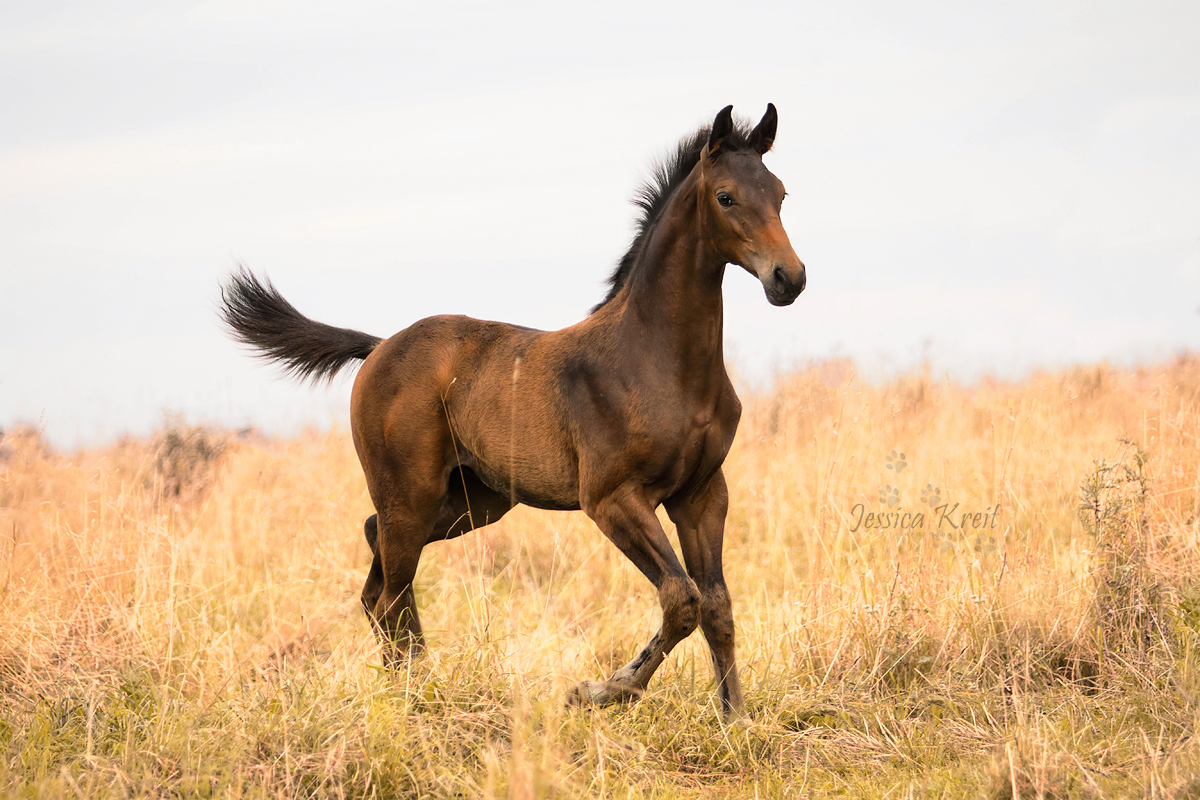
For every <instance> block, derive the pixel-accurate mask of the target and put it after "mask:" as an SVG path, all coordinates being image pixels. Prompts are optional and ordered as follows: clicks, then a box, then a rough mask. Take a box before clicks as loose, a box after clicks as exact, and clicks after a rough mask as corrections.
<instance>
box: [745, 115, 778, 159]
mask: <svg viewBox="0 0 1200 800" xmlns="http://www.w3.org/2000/svg"><path fill="white" fill-rule="evenodd" d="M777 127H779V115H778V114H777V113H775V104H774V103H767V113H765V114H763V118H762V119H761V120H759V123H758V125H757V127H755V128H754V130H753V131H751V132H750V146H751V147H753V148H754V151H755V152H756V153H758V154H759V155H760V156H761V155H763V154H764V153H766V152H767V151H768V150H770V149H771V145H773V144H775V129H776V128H777Z"/></svg>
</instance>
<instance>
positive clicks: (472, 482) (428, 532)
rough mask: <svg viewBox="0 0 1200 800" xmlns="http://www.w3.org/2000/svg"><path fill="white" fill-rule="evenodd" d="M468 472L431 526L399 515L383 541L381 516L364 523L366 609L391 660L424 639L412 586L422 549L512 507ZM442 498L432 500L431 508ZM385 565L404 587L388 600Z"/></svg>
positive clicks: (455, 475) (450, 489)
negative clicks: (409, 521)
mask: <svg viewBox="0 0 1200 800" xmlns="http://www.w3.org/2000/svg"><path fill="white" fill-rule="evenodd" d="M464 473H465V474H459V470H455V471H453V472H452V473H451V477H450V480H449V482H448V485H447V490H446V493H445V494H444V495H443V496H442V498H441V500H440V507H439V510H438V514H437V517H436V519H435V520H434V522H433V523H432V525H429V526H428V527H422V526H420V525H418V526H416V527H415V528H413V527H411V526H409V525H405V524H402V520H401V519H397V520H396V522H395V523H394V524H393V525H389V526H386V527H385V534H384V535H383V537H382V539H381V533H380V523H379V515H378V514H372V515H371V516H370V517H368V518H367V521H366V523H365V524H364V525H363V533H364V535H365V536H366V539H367V546H368V547H370V548H371V556H372V558H371V569H370V571H369V572H368V573H367V580H366V583H365V584H364V585H363V592H362V603H363V609H364V610H365V611H366V614H367V618H368V619H369V620H370V621H371V625H372V627H373V628H374V629H375V632H376V635H378V636H379V638H380V639H381V641H383V643H384V649H385V660H387V661H388V662H389V663H393V664H394V663H396V662H398V661H399V660H401V659H402V658H403V657H404V656H405V655H406V654H407V653H408V652H409V651H412V650H415V649H419V648H420V647H421V646H423V643H424V638H423V635H422V632H421V621H420V616H419V615H418V613H417V605H416V597H415V595H414V593H413V588H412V581H413V578H414V577H415V576H416V568H417V562H418V561H419V560H420V553H421V549H422V548H423V547H424V546H425V545H426V544H428V543H429V542H431V541H437V540H441V539H451V538H454V537H456V536H460V535H462V534H464V533H466V532H468V531H470V530H472V529H473V528H474V527H483V526H484V525H487V524H489V523H492V522H495V521H496V520H498V519H500V517H502V516H504V514H505V513H506V512H507V511H509V510H510V509H511V508H512V503H511V502H510V501H509V500H508V499H507V498H504V497H502V496H501V495H499V494H497V493H496V492H494V491H492V490H491V489H489V488H488V487H487V486H486V485H484V484H483V483H482V482H481V481H479V479H478V478H477V477H475V475H474V473H472V472H470V471H469V470H464ZM437 502H439V501H436V500H434V501H431V503H429V504H427V507H428V505H433V504H434V503H437ZM408 516H410V515H406V517H408ZM416 516H420V515H416ZM393 529H395V530H394V531H393ZM401 531H404V533H401ZM384 540H386V542H387V544H388V546H387V552H386V553H384V552H382V549H383V548H381V542H382V541H384ZM385 564H386V565H387V567H388V568H389V569H390V570H391V577H392V581H391V582H392V584H393V588H394V587H399V591H398V592H395V591H393V593H392V595H391V597H390V599H388V600H386V601H385V600H384V599H383V597H384V593H385V591H386V590H387V587H388V580H387V576H388V573H385V569H384V567H385Z"/></svg>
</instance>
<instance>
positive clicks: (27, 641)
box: [0, 358, 1200, 798]
mask: <svg viewBox="0 0 1200 800" xmlns="http://www.w3.org/2000/svg"><path fill="white" fill-rule="evenodd" d="M298 391H299V390H298ZM743 400H744V402H745V412H744V414H743V418H742V426H741V429H740V431H739V434H738V440H737V443H736V444H735V446H734V450H733V452H732V453H731V454H730V457H729V460H728V462H727V465H726V474H727V476H728V478H729V484H730V490H731V495H732V502H731V510H730V516H729V520H728V525H727V529H726V550H725V553H726V555H725V559H726V574H727V576H728V579H729V585H730V588H731V591H732V592H733V593H734V605H735V614H736V619H737V622H738V637H739V638H738V655H739V662H740V665H741V669H742V683H743V686H744V688H745V691H746V698H747V715H746V716H745V718H744V719H742V720H741V721H739V722H738V723H736V724H732V725H727V724H725V723H723V722H722V720H721V718H720V715H719V713H718V709H717V707H716V701H715V698H714V696H713V693H712V687H713V681H712V675H711V672H710V667H709V662H708V657H707V649H706V648H705V646H704V643H703V640H702V639H701V637H700V635H699V633H697V634H695V635H694V636H693V637H692V638H690V639H689V640H687V641H686V642H684V643H683V644H682V645H680V646H679V647H678V648H677V649H676V650H675V652H674V653H673V654H672V655H671V656H670V658H669V659H668V660H667V662H666V663H665V664H664V666H663V668H662V669H661V670H660V671H659V674H658V675H657V676H656V678H655V679H654V681H653V682H652V683H651V686H650V690H649V691H648V692H647V693H646V696H645V697H644V699H643V700H642V701H641V702H639V703H636V704H633V705H629V706H620V707H613V708H604V709H582V710H580V709H572V708H567V707H565V706H564V704H563V698H564V696H565V694H566V692H567V690H568V689H569V688H570V686H572V685H573V683H574V682H576V681H578V680H581V679H585V678H599V677H604V676H607V674H608V673H609V672H610V671H611V670H612V669H614V667H616V666H619V665H620V664H622V663H624V661H625V660H627V659H628V658H629V657H631V656H632V655H633V654H634V653H635V652H636V650H637V649H638V648H639V647H640V645H641V644H643V643H644V641H645V640H646V639H647V638H648V637H649V635H650V634H651V633H652V632H653V630H654V629H655V628H656V627H657V624H658V610H657V603H656V598H655V597H654V595H653V593H652V591H651V588H650V585H649V583H648V582H647V581H645V580H644V579H643V578H642V577H641V576H640V575H639V574H638V573H637V572H636V570H635V569H634V568H633V566H632V565H631V564H630V563H628V562H627V561H626V560H625V559H624V557H623V556H621V554H620V553H619V552H618V551H617V550H616V549H615V548H614V547H613V546H612V545H610V544H609V543H608V542H607V541H605V540H604V539H603V537H602V536H601V535H600V533H599V532H598V531H597V530H596V529H595V527H594V526H593V525H592V524H591V523H590V522H589V521H588V520H587V519H586V517H584V516H583V515H582V514H578V513H574V514H567V513H548V512H539V511H534V510H528V509H519V510H518V511H516V512H514V513H512V514H510V515H509V516H508V517H506V518H505V519H504V520H503V521H502V522H501V523H499V524H497V525H494V526H492V527H489V528H485V529H483V530H481V531H479V532H476V533H474V534H471V535H468V536H465V537H462V538H460V539H457V540H455V541H452V542H447V543H441V544H438V545H433V546H431V547H430V548H429V549H428V550H427V551H426V555H425V558H424V561H423V562H422V567H421V571H420V573H419V575H418V602H419V604H420V608H421V614H422V616H423V622H424V625H425V629H426V632H427V634H428V637H429V644H430V648H429V651H428V655H427V656H426V657H424V658H423V659H421V660H420V661H418V662H416V663H414V664H412V665H411V666H410V667H409V669H408V670H407V671H405V672H401V673H399V674H397V673H389V672H387V671H385V670H383V669H382V667H381V665H380V657H379V650H378V648H377V646H376V645H375V643H374V641H373V640H372V636H371V634H370V631H369V629H368V626H367V623H366V620H365V618H364V616H363V614H362V611H361V609H360V606H359V601H358V593H359V590H360V588H361V584H362V580H363V578H364V577H365V574H366V569H367V566H368V563H369V559H368V552H367V548H366V545H365V543H364V541H363V537H362V533H361V530H362V522H363V519H364V518H365V517H367V516H368V515H369V514H370V513H371V511H372V509H371V507H370V502H369V500H368V498H367V495H366V492H365V489H364V483H363V478H362V474H361V472H360V470H359V466H358V463H357V460H356V458H355V455H354V452H353V447H352V446H351V443H350V438H349V435H348V433H347V431H345V430H344V429H343V430H334V431H332V432H330V433H316V432H314V433H310V434H306V435H302V436H298V437H296V438H294V439H291V440H286V441H277V440H268V439H260V438H256V437H255V436H253V435H248V436H242V437H240V438H239V437H237V436H234V435H226V434H223V433H221V432H219V431H212V430H204V429H197V428H189V427H187V426H182V425H173V426H167V427H166V428H165V429H164V430H163V432H162V433H161V434H160V435H159V436H158V437H156V438H155V439H154V440H153V441H129V442H124V443H121V444H119V445H116V446H113V447H111V448H109V449H106V450H101V451H96V452H82V453H77V454H60V453H52V452H48V451H47V450H46V449H44V447H43V446H42V445H41V444H40V443H39V440H38V437H37V436H36V434H35V433H32V432H29V431H24V432H22V431H12V430H10V431H9V432H8V435H7V436H6V438H5V439H4V443H3V444H4V450H3V456H0V457H2V458H3V462H2V463H0V795H4V796H13V797H60V796H61V797H234V798H240V797H288V798H290V797H338V798H341V797H505V796H507V797H513V798H535V797H611V798H628V797H633V798H641V797H725V796H740V797H802V796H809V795H811V796H823V795H841V796H845V797H909V796H935V797H940V796H947V797H956V796H962V797H981V796H984V797H993V798H1009V797H1055V798H1064V797H1142V796H1149V797H1200V739H1197V738H1196V734H1195V729H1196V723H1197V721H1198V716H1200V670H1198V665H1197V660H1198V659H1200V558H1198V549H1197V536H1198V524H1200V522H1198V519H1197V516H1198V513H1200V360H1197V359H1193V358H1180V359H1179V360H1177V361H1176V362H1174V363H1171V364H1166V365H1160V366H1157V367H1154V368H1143V369H1139V370H1137V371H1122V370H1118V369H1114V368H1109V367H1106V366H1094V367H1088V368H1078V369H1073V370H1067V371H1063V372H1058V373H1053V374H1040V375H1035V376H1033V377H1030V378H1028V379H1027V380H1025V381H1024V382H1021V383H1019V384H1006V383H1000V382H994V381H983V382H981V383H980V384H978V385H974V386H969V387H964V386H958V385H954V384H952V383H950V382H948V381H945V380H939V379H937V378H936V377H935V376H932V375H929V374H928V373H920V372H918V373H914V374H910V375H907V376H903V377H900V378H897V379H894V380H892V381H890V382H887V383H885V384H880V385H871V384H869V383H867V382H864V381H863V380H862V379H861V378H856V377H855V375H854V371H853V367H852V365H850V364H848V363H840V362H834V363H825V364H820V365H817V366H814V367H812V368H811V369H808V370H805V371H801V372H798V373H796V374H794V375H791V376H788V377H785V378H782V379H781V380H779V381H778V383H777V385H776V387H775V388H774V389H773V390H772V391H771V392H770V393H768V394H762V395H757V396H746V397H744V398H743ZM906 515H907V516H906ZM918 515H919V516H918ZM664 524H666V526H667V528H668V530H671V528H670V525H669V523H666V521H665V516H664Z"/></svg>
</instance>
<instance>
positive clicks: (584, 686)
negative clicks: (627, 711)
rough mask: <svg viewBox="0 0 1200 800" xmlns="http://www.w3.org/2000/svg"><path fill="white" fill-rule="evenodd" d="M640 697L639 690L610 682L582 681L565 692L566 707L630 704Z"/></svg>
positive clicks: (640, 692)
mask: <svg viewBox="0 0 1200 800" xmlns="http://www.w3.org/2000/svg"><path fill="white" fill-rule="evenodd" d="M641 696H642V690H641V689H635V688H633V687H631V686H622V685H620V684H616V683H613V682H612V681H605V682H601V681H583V682H582V683H580V684H579V685H578V686H576V687H575V688H574V689H572V690H571V691H569V692H567V705H569V706H607V705H612V704H613V703H632V702H634V701H635V700H639V699H640V698H641Z"/></svg>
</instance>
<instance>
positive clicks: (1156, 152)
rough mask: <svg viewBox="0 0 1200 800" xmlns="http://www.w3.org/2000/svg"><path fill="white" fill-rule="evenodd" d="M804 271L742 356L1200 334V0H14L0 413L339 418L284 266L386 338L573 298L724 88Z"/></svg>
mask: <svg viewBox="0 0 1200 800" xmlns="http://www.w3.org/2000/svg"><path fill="white" fill-rule="evenodd" d="M768 102H773V103H774V104H775V105H776V107H777V108H778V110H779V132H778V136H777V138H776V143H775V149H774V150H773V151H772V152H771V153H770V154H768V155H767V156H766V158H765V161H766V163H767V166H768V167H769V168H770V169H771V170H772V171H773V172H774V173H775V174H776V175H777V176H779V178H780V179H781V180H782V181H783V182H784V184H785V185H786V187H787V190H788V198H787V200H786V201H785V204H784V209H783V213H782V218H783V223H784V225H785V227H786V229H787V230H788V233H789V236H790V238H791V240H792V243H793V245H794V247H795V249H796V252H797V254H798V255H799V256H800V258H801V259H803V260H804V262H805V263H806V265H807V269H808V288H807V289H806V290H805V292H804V294H802V295H801V296H800V298H799V299H798V300H797V301H796V302H795V303H794V304H793V305H792V306H789V307H786V308H775V307H772V306H769V305H768V304H767V302H766V299H765V298H764V296H763V292H762V287H761V285H760V284H759V283H758V281H757V280H755V279H754V278H753V277H752V276H750V275H747V274H745V273H744V272H742V271H741V270H739V269H737V268H736V267H735V268H731V269H730V270H729V271H728V272H727V275H726V281H725V300H726V324H725V340H726V355H727V360H728V362H729V364H730V366H731V368H732V370H733V371H734V372H735V373H736V374H737V375H738V376H739V380H740V381H741V382H742V384H743V385H745V386H751V387H754V386H759V387H761V386H766V385H769V382H770V381H771V379H772V377H773V376H775V375H777V374H780V373H781V372H784V371H786V370H788V369H791V368H795V367H796V366H798V365H803V364H805V363H808V362H811V361H816V360H821V359H826V358H836V357H850V358H853V359H854V360H855V362H856V363H857V364H858V365H859V368H860V370H861V371H862V372H863V374H864V375H872V374H874V375H883V374H887V373H888V372H889V371H896V370H903V369H909V368H912V367H913V366H914V365H918V364H921V363H924V362H928V363H929V364H930V365H931V368H932V369H933V370H934V371H935V372H936V373H937V374H938V375H943V374H944V375H946V376H948V377H949V378H951V379H953V380H963V381H970V380H974V379H976V378H978V377H979V376H980V375H982V374H996V375H999V376H1002V377H1012V378H1018V377H1020V376H1021V375H1023V374H1026V373H1027V372H1029V371H1030V370H1035V369H1047V368H1059V367H1063V366H1066V365H1070V364H1076V363H1092V362H1096V361H1100V360H1108V361H1110V362H1113V363H1118V364H1133V363H1144V362H1153V361H1156V360H1161V359H1166V358H1170V357H1172V356H1173V355H1175V354H1177V353H1179V352H1181V351H1183V350H1187V349H1196V348H1197V347H1198V346H1200V4H1198V3H1195V2H1186V3H1156V2H1137V3H1133V2H1125V3H1104V2H1018V1H1016V0H1009V1H1007V2H972V3H950V2H944V3H943V2H925V1H923V0H918V1H917V2H911V3H903V4H897V3H891V2H879V3H870V2H862V3H859V2H855V3H847V2H844V0H838V1H836V2H834V1H832V0H811V2H805V3H738V4H732V3H719V4H718V3H706V2H689V3H686V4H655V3H646V2H639V3H630V2H606V3H603V4H587V5H586V6H585V5H583V4H566V3H561V2H557V3H544V4H538V3H528V2H518V1H517V0H512V1H511V2H507V3H437V4H431V3H422V4H415V3H407V2H401V3H394V2H393V3H354V2H343V3H337V4H330V3H304V2H286V3H285V2H260V1H259V0H233V1H231V2H226V1H225V0H221V1H220V2H201V3H186V2H173V3H161V2H146V3H137V2H120V3H114V2H94V1H93V2H88V3H54V2H46V0H38V1H37V2H25V1H24V0H4V2H3V4H0V426H13V425H16V424H33V425H36V426H38V427H39V428H41V429H43V431H44V434H45V436H46V437H47V439H48V440H49V441H50V442H51V443H53V444H55V445H57V446H61V447H76V446H92V445H101V444H104V443H107V442H110V441H112V440H114V439H116V438H118V437H119V436H121V435H124V434H133V435H144V434H146V433H149V432H150V431H152V430H153V429H155V428H156V427H158V426H160V425H161V424H162V423H163V420H164V415H165V414H176V415H181V416H182V418H183V419H186V420H188V421H191V422H198V423H200V422H202V423H207V424H213V425H220V426H231V427H243V426H249V425H253V426H256V427H258V428H260V429H263V430H265V431H267V432H269V433H277V434H287V433H290V432H293V431H295V430H296V429H298V428H300V427H303V426H307V425H316V426H321V427H324V426H328V425H330V424H338V425H342V426H345V425H347V424H348V412H347V408H348V395H349V385H350V382H351V380H352V375H351V374H350V372H349V371H347V373H346V374H345V375H343V376H342V377H340V378H338V379H337V380H335V381H334V382H333V384H332V385H331V386H328V387H310V386H304V385H299V384H295V383H292V382H289V381H287V380H284V379H281V378H280V377H279V373H278V370H276V369H275V368H273V367H270V366H267V365H264V364H262V363H261V362H258V361H256V360H255V359H252V358H251V357H249V355H248V354H247V353H246V351H245V350H243V349H241V348H239V347H238V346H237V345H235V344H234V343H233V342H231V341H230V340H229V338H228V337H227V336H226V335H225V334H224V333H223V331H222V330H221V328H220V327H219V325H218V324H217V320H216V315H215V308H216V304H217V300H218V297H219V289H218V286H219V284H220V282H221V281H222V280H223V279H224V278H225V277H226V276H227V275H228V274H229V273H230V272H231V271H232V270H233V269H234V268H235V267H236V266H237V265H238V264H245V265H246V266H248V267H249V268H251V269H252V270H254V271H256V272H257V273H259V274H265V275H267V276H269V277H270V279H271V280H272V281H273V282H274V283H275V284H276V286H277V287H278V288H279V289H280V290H281V291H282V292H283V294H284V295H285V296H286V297H287V298H288V299H289V300H290V301H291V302H292V303H293V304H294V305H296V306H297V307H298V308H299V309H300V310H301V311H302V312H304V313H305V314H307V315H309V316H310V317H312V318H314V319H317V320H320V321H323V322H328V323H331V324H334V325H339V326H345V327H352V328H356V329H359V330H364V331H367V332H369V333H373V334H376V335H380V336H387V335H390V334H392V333H394V332H396V331H399V330H401V329H403V328H404V327H406V326H408V325H410V324H411V323H413V322H415V321H416V320H418V319H420V318H422V317H425V316H429V315H432V314H441V313H464V314H469V315H471V316H476V317H482V318H488V319H499V320H504V321H508V322H516V323H520V324H524V325H530V326H534V327H539V328H546V329H554V328H559V327H564V326H566V325H570V324H572V323H574V322H577V321H578V320H580V319H582V318H583V317H584V316H585V315H586V314H587V312H588V309H590V308H591V307H592V306H593V305H594V304H595V303H596V302H598V301H599V300H600V299H601V298H602V297H603V295H604V292H605V287H604V281H605V279H606V278H607V276H608V275H609V273H610V272H611V270H612V268H613V266H614V265H615V263H616V261H617V260H618V259H619V257H620V256H621V254H622V253H623V252H624V249H625V247H626V246H627V244H628V241H629V239H630V237H631V234H632V226H633V222H634V219H635V213H636V211H635V208H634V207H633V206H632V205H631V203H630V202H629V201H630V198H631V197H632V196H633V194H634V191H635V189H636V187H637V186H638V184H639V183H640V182H641V181H642V180H644V179H645V178H646V177H647V176H648V174H649V169H650V166H651V164H652V162H653V161H654V159H655V158H657V157H660V156H662V155H663V154H664V153H666V152H667V151H668V150H669V149H670V148H671V147H672V146H673V144H674V143H675V142H676V141H678V139H680V138H681V137H682V136H683V135H685V134H686V133H688V132H690V131H691V130H693V129H694V128H695V127H696V126H697V125H699V124H702V123H705V122H710V121H711V120H712V117H713V116H714V115H715V113H716V112H717V111H718V110H720V108H722V107H723V106H725V105H726V104H730V103H732V104H733V105H734V110H735V114H738V115H740V116H743V117H745V118H747V119H749V120H751V121H756V120H757V119H758V118H759V116H760V115H761V114H762V112H763V110H764V109H765V107H766V104H767V103H768Z"/></svg>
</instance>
